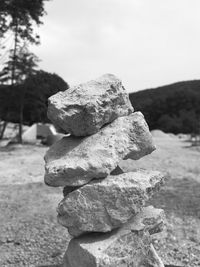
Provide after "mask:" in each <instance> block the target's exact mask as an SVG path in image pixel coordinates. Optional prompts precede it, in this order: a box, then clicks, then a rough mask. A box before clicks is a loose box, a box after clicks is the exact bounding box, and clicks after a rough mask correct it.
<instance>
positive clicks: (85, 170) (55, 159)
mask: <svg viewBox="0 0 200 267" xmlns="http://www.w3.org/2000/svg"><path fill="white" fill-rule="evenodd" d="M154 150H155V146H154V144H153V140H152V136H151V133H150V132H149V128H148V126H147V124H146V121H145V120H144V117H143V115H142V113H140V112H135V113H132V114H130V115H129V116H125V117H120V118H118V119H116V120H115V121H113V122H112V123H111V124H109V125H107V126H105V127H104V128H102V129H101V130H100V131H99V132H98V133H96V134H94V135H92V136H89V137H85V138H80V137H79V138H77V137H65V138H63V139H62V140H60V141H58V142H57V143H55V144H54V145H53V146H52V147H51V148H50V149H49V150H48V151H47V153H46V156H45V161H46V167H45V169H46V173H45V183H46V184H48V185H50V186H65V185H68V186H80V185H83V184H86V183H88V182H89V181H90V180H91V179H94V178H104V177H106V176H107V175H109V174H110V172H111V171H113V170H114V169H115V168H116V167H117V165H118V163H119V162H120V161H121V160H122V159H128V158H130V159H139V158H141V157H143V156H145V155H147V154H149V153H151V152H152V151H154Z"/></svg>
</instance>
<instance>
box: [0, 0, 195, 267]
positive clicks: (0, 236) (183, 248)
mask: <svg viewBox="0 0 200 267" xmlns="http://www.w3.org/2000/svg"><path fill="white" fill-rule="evenodd" d="M199 10H200V2H199V1H198V0H193V1H189V0H173V1H159V0H152V1H148V0H125V1H122V0H101V1H100V0H92V1H89V0H73V1H66V0H60V1H55V0H51V1H47V0H34V1H33V0H1V2H0V185H1V186H0V209H1V211H0V228H1V231H0V265H1V266H10V267H11V266H13V267H14V266H15V267H16V266H19V267H20V266H34V267H35V266H37V267H39V266H40V267H41V266H60V265H59V264H61V262H62V256H63V253H64V252H65V250H66V247H67V242H68V240H69V236H68V233H67V230H65V229H64V228H63V227H61V226H60V225H58V223H57V221H56V206H57V203H58V202H59V201H60V200H61V199H62V192H61V189H59V188H49V187H47V186H45V185H44V183H43V175H44V161H43V156H44V154H45V152H46V150H47V149H48V147H49V146H50V145H51V144H53V143H54V142H55V141H57V140H59V139H60V138H61V137H62V133H59V131H58V129H56V128H55V127H54V126H53V125H52V124H51V122H50V121H49V120H48V118H47V105H48V98H49V97H50V96H51V95H53V94H55V93H57V92H59V91H64V90H67V89H68V88H69V87H70V86H73V85H74V84H79V83H82V82H86V81H88V80H91V79H95V78H97V77H98V76H100V75H102V74H104V73H113V74H115V75H116V76H118V77H119V78H121V79H122V83H123V85H124V87H125V88H126V89H127V91H128V93H129V98H130V101H131V103H132V105H133V107H134V109H135V111H141V112H142V113H143V114H144V116H145V119H146V121H147V123H148V125H149V128H150V130H151V133H152V136H153V138H154V141H155V144H156V146H157V150H156V151H155V152H153V153H152V155H149V156H146V157H145V158H143V159H140V160H138V161H131V160H126V161H123V162H122V163H121V165H122V166H123V168H125V169H126V170H133V169H136V168H146V169H157V170H161V171H164V172H167V173H168V174H169V179H168V181H167V183H166V185H165V186H164V187H163V189H162V190H161V191H160V192H159V193H158V194H157V195H156V196H155V197H154V198H153V199H152V200H151V202H150V203H152V204H153V205H154V206H155V207H161V208H163V209H164V210H165V211H166V215H167V225H166V230H165V231H164V233H163V234H160V235H158V236H157V235H156V236H155V238H154V240H153V242H154V246H155V248H156V249H157V251H158V254H159V255H160V256H161V258H162V260H163V261H164V263H165V265H166V266H175V267H180V266H190V267H192V266H200V256H199V255H200V72H199V70H200V53H199V47H200V34H199V25H200V16H199Z"/></svg>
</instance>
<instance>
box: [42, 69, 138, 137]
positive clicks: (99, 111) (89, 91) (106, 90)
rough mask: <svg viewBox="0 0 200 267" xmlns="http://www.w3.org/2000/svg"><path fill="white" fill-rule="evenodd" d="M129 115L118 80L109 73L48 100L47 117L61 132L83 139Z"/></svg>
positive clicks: (124, 94)
mask: <svg viewBox="0 0 200 267" xmlns="http://www.w3.org/2000/svg"><path fill="white" fill-rule="evenodd" d="M132 112H133V107H132V106H131V103H130V100H129V97H128V94H127V92H126V91H125V89H124V87H123V86H122V83H121V81H120V80H119V79H118V78H117V77H115V76H114V75H112V74H105V75H103V76H101V77H100V78H98V79H96V80H92V81H89V82H87V83H84V84H80V85H78V86H74V87H71V88H69V89H68V90H66V91H64V92H58V93H57V94H55V95H53V96H51V97H50V98H49V105H48V113H47V115H48V117H49V119H50V120H51V121H52V122H53V123H54V124H55V125H58V126H59V127H60V128H62V129H64V130H65V132H67V133H71V134H72V135H75V136H87V135H91V134H94V133H96V132H98V130H99V129H100V128H101V127H102V126H103V125H105V124H107V123H110V122H112V121H113V120H115V119H116V118H118V117H121V116H126V115H128V114H130V113H132Z"/></svg>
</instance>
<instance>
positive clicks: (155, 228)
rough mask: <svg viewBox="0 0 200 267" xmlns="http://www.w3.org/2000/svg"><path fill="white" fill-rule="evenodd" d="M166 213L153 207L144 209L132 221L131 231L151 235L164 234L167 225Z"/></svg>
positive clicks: (130, 222)
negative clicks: (144, 232)
mask: <svg viewBox="0 0 200 267" xmlns="http://www.w3.org/2000/svg"><path fill="white" fill-rule="evenodd" d="M165 219H166V218H165V212H164V210H163V209H156V208H154V207H153V206H148V207H144V208H142V210H141V211H140V212H139V213H137V214H136V216H134V217H133V218H132V219H131V220H130V221H129V224H131V230H132V231H135V232H139V231H148V232H149V234H150V235H153V234H157V233H159V232H162V230H163V228H164V224H165Z"/></svg>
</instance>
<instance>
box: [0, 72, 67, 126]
mask: <svg viewBox="0 0 200 267" xmlns="http://www.w3.org/2000/svg"><path fill="white" fill-rule="evenodd" d="M68 88H69V85H68V84H67V83H66V82H65V81H64V80H63V79H62V78H61V77H59V76H58V75H57V74H55V73H54V74H52V73H48V72H45V71H42V70H40V71H37V72H35V73H32V74H31V75H29V76H28V77H27V79H26V80H25V81H24V82H23V83H21V84H19V85H17V84H16V85H14V88H11V87H10V86H9V85H0V119H2V120H4V121H10V122H14V123H19V121H20V114H19V103H20V99H21V95H22V92H23V91H24V90H26V93H25V94H24V108H23V121H24V124H26V125H32V124H33V123H37V122H43V123H46V122H49V120H48V118H47V104H48V98H49V97H50V96H51V95H53V94H56V93H57V92H59V91H64V90H67V89H68ZM8 98H9V100H10V101H9V102H8V101H7V99H8Z"/></svg>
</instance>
